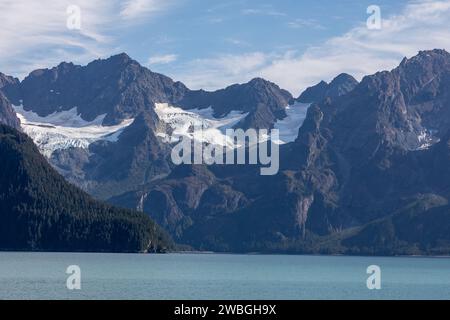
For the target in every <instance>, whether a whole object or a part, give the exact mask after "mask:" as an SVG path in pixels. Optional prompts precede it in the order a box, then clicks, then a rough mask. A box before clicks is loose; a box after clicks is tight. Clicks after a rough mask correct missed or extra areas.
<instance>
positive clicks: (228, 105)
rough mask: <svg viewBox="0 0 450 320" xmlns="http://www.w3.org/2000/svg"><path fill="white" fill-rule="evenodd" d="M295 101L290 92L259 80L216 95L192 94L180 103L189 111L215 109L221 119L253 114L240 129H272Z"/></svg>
mask: <svg viewBox="0 0 450 320" xmlns="http://www.w3.org/2000/svg"><path fill="white" fill-rule="evenodd" d="M292 102H293V98H292V95H291V94H290V93H289V92H287V91H286V90H282V89H280V87H278V86H277V85H276V84H274V83H272V82H269V81H266V80H264V79H261V78H256V79H253V80H251V81H250V82H248V83H245V84H241V85H239V84H236V85H232V86H230V87H228V88H226V89H222V90H218V91H215V92H206V91H202V90H200V91H189V92H188V93H187V94H186V95H185V97H184V98H183V99H182V100H181V101H179V102H178V104H179V105H180V106H182V107H183V108H185V109H186V108H187V109H190V108H200V109H204V108H208V107H212V108H213V110H214V116H216V117H218V118H220V117H223V116H225V115H227V114H229V113H230V112H231V111H236V110H239V111H242V112H244V113H248V114H249V115H248V116H247V117H246V118H245V119H244V120H243V121H242V123H240V124H238V126H239V127H240V128H244V129H247V128H254V129H260V128H262V129H269V128H272V127H273V124H274V123H275V122H276V120H277V119H283V118H285V117H286V112H285V108H286V106H288V105H289V104H292Z"/></svg>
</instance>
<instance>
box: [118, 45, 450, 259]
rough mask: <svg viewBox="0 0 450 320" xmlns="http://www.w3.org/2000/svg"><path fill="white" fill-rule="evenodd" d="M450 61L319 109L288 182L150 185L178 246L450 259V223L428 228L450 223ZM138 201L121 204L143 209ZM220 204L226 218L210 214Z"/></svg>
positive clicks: (285, 160)
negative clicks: (438, 255) (441, 255)
mask: <svg viewBox="0 0 450 320" xmlns="http://www.w3.org/2000/svg"><path fill="white" fill-rule="evenodd" d="M449 62H450V57H449V54H448V53H447V52H445V51H441V50H433V51H426V52H421V53H419V55H418V56H416V57H414V58H412V59H409V60H404V61H403V62H402V64H401V65H400V66H399V67H398V68H396V69H394V70H392V71H390V72H380V73H377V74H375V75H372V76H368V77H366V78H364V79H363V80H362V81H361V83H359V84H358V85H357V86H356V87H354V88H353V89H352V90H349V91H348V92H346V93H344V94H341V95H339V94H338V95H334V96H333V97H325V99H322V100H321V101H320V102H319V103H316V104H313V105H312V106H311V107H310V109H309V110H308V115H307V118H306V120H305V122H304V124H303V126H302V127H301V128H300V130H299V135H298V138H297V140H296V141H295V142H294V143H291V144H288V145H286V146H284V147H282V148H281V167H282V170H281V172H280V173H279V174H278V175H277V176H274V177H261V176H259V175H258V172H257V170H252V169H251V168H239V167H233V166H228V167H220V166H214V167H210V168H204V169H203V170H206V171H203V170H202V171H201V172H200V171H195V170H194V171H189V172H190V173H189V175H188V176H189V177H188V178H186V177H184V178H182V180H181V181H184V183H182V182H180V180H179V179H177V180H173V178H174V176H172V178H170V176H169V177H167V178H164V179H161V180H160V181H155V182H154V184H151V185H148V186H147V187H146V189H145V190H146V191H150V193H151V192H152V191H151V190H158V191H157V192H156V193H154V195H153V200H150V201H149V202H148V204H147V206H148V210H151V209H150V207H151V204H152V203H153V204H155V203H157V204H158V205H157V209H156V210H155V211H157V212H158V213H155V214H157V215H159V214H162V216H158V219H157V220H158V221H164V223H166V226H167V227H168V228H169V229H170V230H172V232H174V233H175V234H176V237H177V239H178V241H180V242H184V243H189V244H191V245H193V246H195V247H200V248H209V249H213V250H219V251H220V250H222V251H230V250H231V251H253V250H255V251H258V250H263V251H271V250H273V251H288V252H315V253H317V252H329V253H333V252H334V253H336V252H340V253H358V254H361V253H370V254H398V253H419V252H421V253H424V252H433V253H436V252H439V253H445V252H449V250H450V246H449V245H448V244H449V243H450V242H449V239H448V234H447V233H445V230H447V229H448V227H449V224H448V222H447V223H444V222H442V223H443V224H444V226H442V225H441V226H434V225H433V223H431V222H426V221H428V220H427V218H426V217H427V214H430V217H431V216H433V217H435V218H436V219H437V220H438V221H444V220H445V219H446V217H447V216H448V210H447V209H446V206H447V204H448V199H449V197H450V188H449V187H448V179H449V177H448V175H447V172H448V169H447V168H448V164H449V161H450V158H449V156H448V155H449V151H448V150H449V148H448V145H449V143H448V135H447V132H448V131H449V130H450V126H449V124H448V119H449V117H448V116H447V115H446V114H447V112H448V110H450V109H449V106H450V99H449V95H448V92H449V88H448V85H449V81H448V79H449V75H450V70H449V68H448V63H449ZM205 172H208V174H206V175H205ZM186 179H188V180H186ZM175 181H177V182H175ZM180 183H181V184H182V185H183V186H180ZM191 186H192V190H193V191H192V192H189V191H187V190H188V189H189V188H190V187H191ZM212 187H213V190H221V193H220V194H216V195H215V196H213V195H212V194H211V193H207V192H209V190H211V188H212ZM206 195H208V196H206ZM237 195H239V197H240V198H241V199H243V201H242V202H241V203H239V205H238V206H236V203H237V202H236V201H234V200H233V199H236V197H237ZM133 198H134V199H138V198H139V197H136V195H134V193H129V194H127V195H125V196H124V197H117V198H114V199H113V200H112V201H113V202H115V203H124V204H127V205H131V206H132V207H135V206H136V204H137V202H136V200H133ZM212 198H214V199H216V204H215V206H216V208H217V207H218V208H220V210H218V211H213V210H211V207H209V206H208V211H207V212H206V214H205V213H202V214H200V212H203V211H201V210H200V209H199V208H202V207H203V206H204V205H205V204H209V203H210V202H211V199H212ZM146 199H147V201H148V199H152V197H147V198H146ZM217 205H219V206H217ZM174 208H176V209H174ZM144 210H145V209H144ZM208 212H209V214H208ZM174 218H175V219H174ZM160 219H161V220H160ZM416 223H421V224H423V226H426V227H425V228H426V230H420V232H419V231H418V229H417V224H416ZM434 231H436V232H435V233H434ZM416 232H419V233H420V234H421V235H423V238H420V237H414V236H412V235H411V234H412V233H416ZM370 239H378V240H374V241H372V240H370ZM383 239H384V240H383ZM421 239H423V241H422V240H421ZM438 243H440V244H444V245H437V244H438Z"/></svg>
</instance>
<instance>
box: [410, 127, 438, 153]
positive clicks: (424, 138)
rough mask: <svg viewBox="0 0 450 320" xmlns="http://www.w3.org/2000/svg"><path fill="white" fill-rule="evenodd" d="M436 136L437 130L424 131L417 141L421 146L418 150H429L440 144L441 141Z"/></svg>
mask: <svg viewBox="0 0 450 320" xmlns="http://www.w3.org/2000/svg"><path fill="white" fill-rule="evenodd" d="M436 134H437V131H436V130H428V129H424V130H422V131H421V132H420V133H419V135H418V136H417V140H419V143H420V145H419V147H418V148H417V149H416V150H417V151H419V150H427V149H429V148H430V147H431V146H433V145H434V144H436V143H438V142H439V141H440V139H439V138H437V137H436Z"/></svg>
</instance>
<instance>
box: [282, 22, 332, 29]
mask: <svg viewBox="0 0 450 320" xmlns="http://www.w3.org/2000/svg"><path fill="white" fill-rule="evenodd" d="M287 25H288V27H290V28H293V29H303V28H307V29H308V28H309V29H318V30H323V29H325V27H324V26H323V25H321V24H320V23H319V21H317V20H315V19H295V20H293V21H289V22H288V23H287Z"/></svg>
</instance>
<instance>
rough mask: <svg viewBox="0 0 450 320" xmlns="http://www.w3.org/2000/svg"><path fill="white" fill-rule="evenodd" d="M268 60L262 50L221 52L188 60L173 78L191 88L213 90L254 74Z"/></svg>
mask: <svg viewBox="0 0 450 320" xmlns="http://www.w3.org/2000/svg"><path fill="white" fill-rule="evenodd" d="M269 61H270V57H269V56H268V55H266V54H264V53H262V52H250V53H245V54H241V55H232V54H222V55H217V56H215V57H212V58H205V59H196V60H193V61H190V62H188V63H187V64H185V65H184V66H182V67H181V68H179V70H178V72H177V73H176V76H175V78H176V79H178V80H181V81H184V82H185V83H187V84H188V85H189V86H190V87H191V88H195V89H207V90H208V89H209V90H213V89H218V88H223V87H225V86H226V85H229V84H233V83H237V82H241V81H242V80H245V79H246V78H247V77H248V76H251V75H255V76H256V75H257V73H258V71H259V70H260V69H261V68H263V67H264V66H265V65H267V63H268V62H269ZM244 75H245V76H244Z"/></svg>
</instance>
